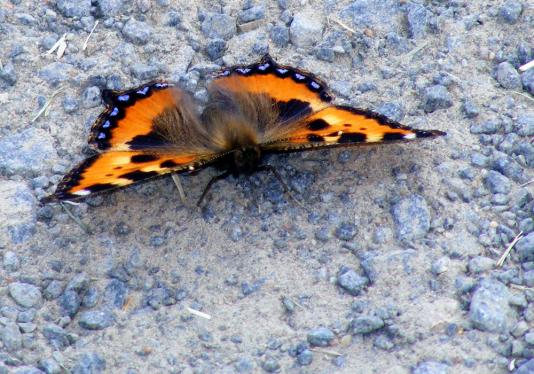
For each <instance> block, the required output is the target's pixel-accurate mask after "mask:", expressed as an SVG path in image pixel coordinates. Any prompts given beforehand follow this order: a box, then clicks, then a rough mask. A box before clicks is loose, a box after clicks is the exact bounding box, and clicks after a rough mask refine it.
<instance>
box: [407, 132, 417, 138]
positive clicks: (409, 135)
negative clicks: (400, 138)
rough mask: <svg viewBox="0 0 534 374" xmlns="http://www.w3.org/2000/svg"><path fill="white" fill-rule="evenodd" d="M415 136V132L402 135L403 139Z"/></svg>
mask: <svg viewBox="0 0 534 374" xmlns="http://www.w3.org/2000/svg"><path fill="white" fill-rule="evenodd" d="M415 138H417V135H415V133H410V134H406V135H404V139H415Z"/></svg>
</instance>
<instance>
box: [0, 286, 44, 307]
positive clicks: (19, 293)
mask: <svg viewBox="0 0 534 374" xmlns="http://www.w3.org/2000/svg"><path fill="white" fill-rule="evenodd" d="M8 291H9V295H10V296H11V297H12V298H13V300H15V302H16V303H17V304H18V305H20V306H23V307H25V308H31V307H34V306H38V305H39V304H41V301H42V296H41V291H40V290H39V288H38V287H36V286H34V285H33V284H29V283H22V282H13V283H10V284H9V286H8Z"/></svg>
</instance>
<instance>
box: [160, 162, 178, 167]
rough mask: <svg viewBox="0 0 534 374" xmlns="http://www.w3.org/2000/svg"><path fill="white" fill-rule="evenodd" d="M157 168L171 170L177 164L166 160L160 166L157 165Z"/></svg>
mask: <svg viewBox="0 0 534 374" xmlns="http://www.w3.org/2000/svg"><path fill="white" fill-rule="evenodd" d="M159 166H160V167H161V168H173V167H175V166H178V164H177V163H176V162H174V161H173V160H166V161H163V162H162V163H161V164H159Z"/></svg>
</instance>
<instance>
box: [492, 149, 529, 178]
mask: <svg viewBox="0 0 534 374" xmlns="http://www.w3.org/2000/svg"><path fill="white" fill-rule="evenodd" d="M491 167H492V169H493V170H495V171H498V172H499V173H501V174H503V175H504V176H506V177H508V178H511V179H513V180H515V181H518V182H520V181H522V180H523V168H522V167H521V165H519V164H518V163H517V161H515V160H514V159H513V158H511V157H510V156H508V155H507V154H504V153H501V152H496V154H495V155H494V160H493V164H492V165H491Z"/></svg>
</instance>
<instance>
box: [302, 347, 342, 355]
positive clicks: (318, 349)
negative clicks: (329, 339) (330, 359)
mask: <svg viewBox="0 0 534 374" xmlns="http://www.w3.org/2000/svg"><path fill="white" fill-rule="evenodd" d="M310 351H312V352H317V353H323V354H325V355H329V356H338V357H339V356H343V355H342V354H341V353H339V352H336V351H332V350H329V349H320V348H311V349H310Z"/></svg>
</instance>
